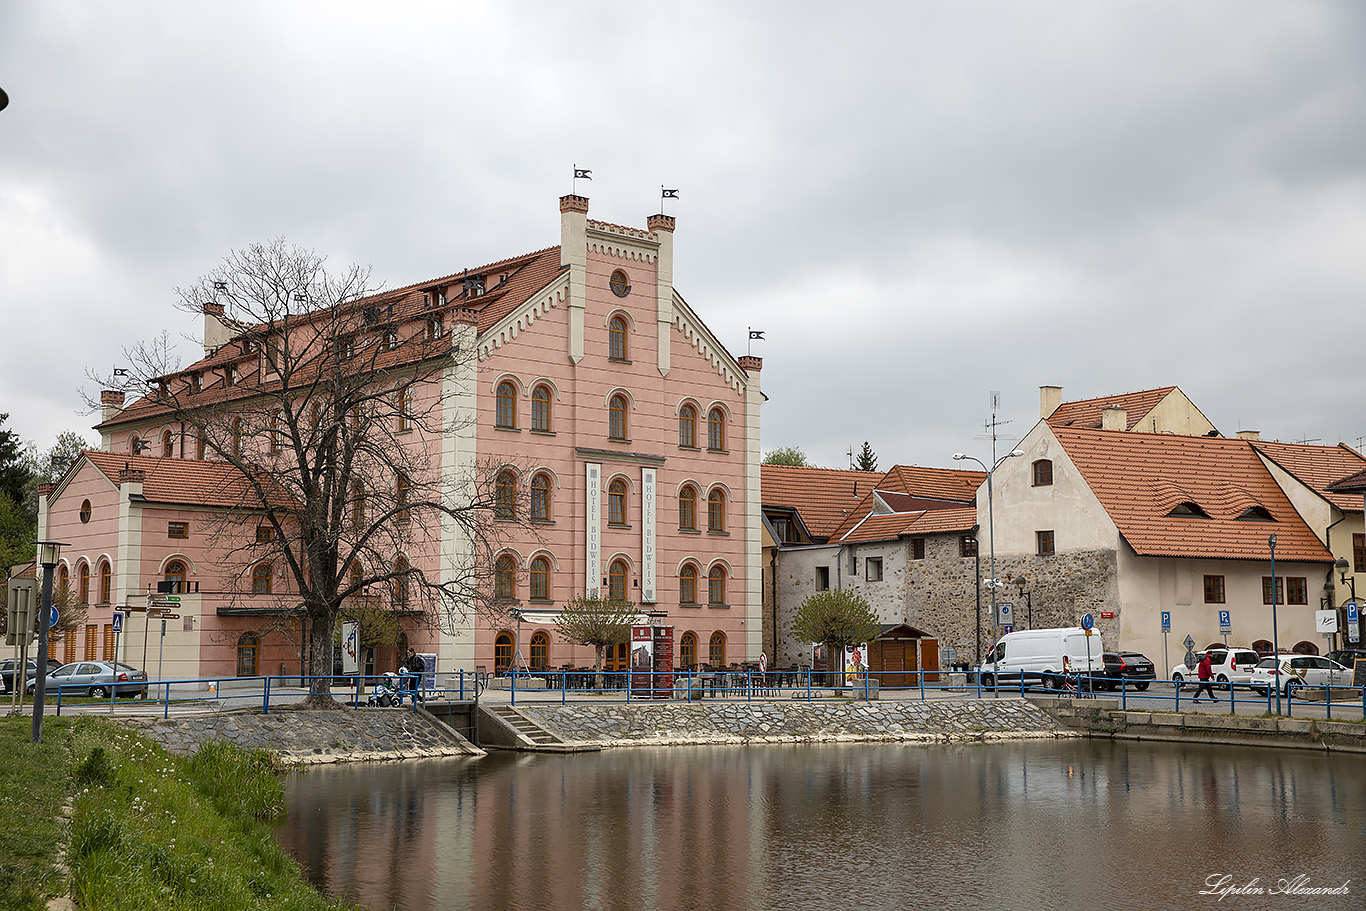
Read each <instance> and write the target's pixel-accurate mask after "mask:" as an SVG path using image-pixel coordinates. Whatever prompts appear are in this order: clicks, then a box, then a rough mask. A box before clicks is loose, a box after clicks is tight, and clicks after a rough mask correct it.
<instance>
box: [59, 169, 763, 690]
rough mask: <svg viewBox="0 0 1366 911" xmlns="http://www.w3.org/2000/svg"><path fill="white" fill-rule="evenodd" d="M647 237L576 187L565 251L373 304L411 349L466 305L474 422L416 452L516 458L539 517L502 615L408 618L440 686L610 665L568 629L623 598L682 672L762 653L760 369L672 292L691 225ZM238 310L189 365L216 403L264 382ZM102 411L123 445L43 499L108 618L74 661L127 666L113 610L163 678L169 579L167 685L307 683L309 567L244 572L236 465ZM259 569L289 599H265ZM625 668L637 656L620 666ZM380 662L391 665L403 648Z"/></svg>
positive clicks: (656, 220)
mask: <svg viewBox="0 0 1366 911" xmlns="http://www.w3.org/2000/svg"><path fill="white" fill-rule="evenodd" d="M647 225H648V228H647V229H639V228H629V227H623V226H620V225H613V224H607V223H604V222H598V221H593V220H590V219H589V218H588V200H587V199H586V198H584V197H581V196H565V197H562V198H561V199H560V245H559V246H557V247H550V248H547V249H544V250H540V251H537V252H534V253H529V254H525V255H523V256H518V257H514V258H511V259H506V260H502V261H499V262H496V263H491V264H489V265H487V266H483V267H481V268H477V269H469V270H463V271H462V272H458V273H453V274H451V275H448V276H446V277H444V278H438V279H433V280H431V281H426V282H421V283H419V284H415V285H411V286H408V287H406V288H400V289H397V290H395V291H391V292H384V293H381V294H378V295H376V296H375V297H374V299H373V301H368V302H373V303H382V304H384V305H386V306H392V307H393V312H395V313H397V314H400V315H401V324H400V325H399V326H398V334H399V336H400V337H401V338H402V337H408V336H413V335H415V334H418V333H421V332H423V331H424V326H425V327H428V329H429V326H430V322H431V319H432V317H433V312H432V306H433V302H438V312H437V314H436V316H437V317H438V318H440V317H441V316H442V314H441V313H440V312H439V311H440V310H442V309H444V310H445V311H446V314H445V315H446V319H447V325H448V326H449V327H450V328H449V329H448V336H449V338H450V340H451V344H452V345H457V346H460V347H461V350H462V351H466V352H468V351H471V350H473V351H475V352H477V359H475V358H469V357H466V358H457V361H458V363H457V364H456V365H455V366H453V367H452V368H450V369H449V370H448V371H447V372H446V374H445V376H444V378H443V380H442V381H443V383H444V384H445V388H446V390H447V391H448V392H452V393H454V394H453V395H451V396H450V400H451V401H458V402H460V403H462V404H464V403H472V404H473V408H474V411H475V414H474V420H473V421H469V422H467V427H466V429H463V430H460V431H457V432H454V433H448V434H445V435H444V437H442V438H438V439H426V440H422V441H419V442H418V443H417V445H424V446H429V447H438V446H439V447H440V452H439V453H432V455H433V456H439V458H435V459H433V462H434V463H436V462H439V464H440V465H441V466H442V469H441V470H442V471H445V472H460V471H472V470H473V469H474V467H475V466H476V465H485V464H488V463H490V462H492V463H495V464H499V463H503V464H506V465H508V466H515V472H516V478H515V480H516V483H517V484H521V485H526V488H527V491H528V493H529V495H528V496H527V497H525V501H526V502H528V503H530V504H532V505H531V513H532V515H531V518H532V520H533V523H534V524H533V528H534V533H533V532H531V531H528V532H526V533H525V535H524V536H523V537H521V538H517V537H516V535H518V534H520V533H519V532H514V533H513V534H514V539H513V540H510V541H508V542H507V544H506V546H505V547H503V549H502V550H501V551H500V552H499V553H498V554H497V555H496V558H495V561H496V565H497V567H498V569H499V571H500V575H501V576H502V578H503V579H507V578H509V577H512V576H514V574H515V578H516V582H515V585H514V590H513V591H512V592H511V596H512V597H511V598H510V599H507V600H508V607H509V609H510V610H509V613H508V619H507V620H506V621H505V622H501V623H491V622H489V621H486V620H483V619H480V618H478V617H475V616H468V617H466V618H465V619H464V620H463V621H462V622H460V623H457V624H455V625H454V626H453V627H452V626H450V625H443V624H438V623H434V622H431V623H422V622H417V620H416V618H411V617H409V618H405V619H403V620H401V625H402V626H403V627H404V628H403V633H402V637H401V638H400V640H399V646H398V647H400V648H401V647H403V645H404V644H407V645H411V646H412V647H414V648H416V649H417V650H418V651H419V652H424V651H425V652H432V653H435V654H436V655H437V669H438V671H440V672H447V671H455V670H460V669H465V670H474V669H475V668H476V667H479V666H484V667H488V668H491V669H492V668H501V667H505V666H507V664H508V663H509V662H510V661H512V660H513V657H512V656H513V649H514V642H516V643H517V645H519V646H520V653H521V657H522V660H525V661H527V662H528V664H530V665H531V666H533V667H535V666H543V667H549V668H558V667H560V666H562V665H575V666H584V665H589V664H591V663H592V661H593V658H594V655H593V650H592V648H590V647H583V646H576V645H573V644H571V643H569V642H566V641H564V640H563V639H561V638H560V637H559V636H558V634H557V630H556V627H555V624H554V618H555V616H556V613H557V612H558V610H559V609H560V608H561V607H562V606H563V605H564V603H565V602H566V601H568V600H569V599H570V598H573V597H574V596H576V595H578V594H581V593H583V592H585V591H601V590H603V589H604V588H605V589H606V591H607V593H610V594H611V595H612V596H615V597H624V598H627V599H629V600H632V601H635V602H637V603H638V604H639V605H640V609H641V611H652V612H661V613H663V614H664V615H666V617H665V619H663V620H662V621H660V622H662V623H665V624H668V625H671V626H673V627H674V654H675V664H677V665H679V666H686V665H691V664H702V663H713V664H727V663H733V662H743V661H748V660H757V658H758V655H759V651H760V648H761V635H762V630H761V605H762V593H761V568H760V547H761V544H760V522H761V520H760V509H759V504H760V493H759V463H760V449H759V410H760V402H761V400H762V395H761V394H760V391H759V371H760V367H761V361H760V359H759V358H757V357H739V358H735V357H732V356H731V355H730V354H729V353H728V352H727V351H726V349H725V348H724V347H723V346H722V345H721V344H720V342H718V341H717V339H716V338H715V337H714V336H713V335H712V333H711V332H710V331H709V330H708V329H707V327H706V326H705V325H704V324H703V323H702V321H701V319H699V318H698V316H697V315H696V314H695V313H694V312H693V309H692V308H691V307H690V306H689V305H688V304H687V303H686V302H685V301H684V300H683V298H682V297H681V296H680V295H679V294H678V293H677V292H676V291H675V290H674V288H673V261H674V251H673V241H674V219H673V218H672V217H670V216H665V215H652V216H650V217H649V219H648V221H647ZM472 277H473V278H475V279H476V280H477V282H476V284H474V285H471V284H469V283H468V280H469V279H471V278H472ZM471 289H473V290H471ZM413 301H417V302H418V304H416V305H413V304H412V302H413ZM221 316H222V309H221V307H216V306H215V305H212V304H210V305H206V306H205V317H204V318H205V339H204V342H205V357H204V359H203V360H201V361H199V362H197V363H195V364H192V365H190V366H189V367H187V368H185V369H184V370H182V371H180V373H179V374H178V377H183V378H185V381H186V382H187V383H189V382H190V381H191V378H193V383H194V390H195V392H200V390H201V384H202V386H203V392H205V393H212V392H213V388H212V387H213V385H214V384H215V383H229V382H232V383H239V384H249V383H250V382H251V381H252V377H251V373H250V371H251V369H253V368H252V367H251V365H252V364H254V363H255V359H254V357H253V358H250V359H249V358H247V356H246V354H247V352H249V351H250V346H249V345H247V344H238V342H239V341H240V339H241V331H240V329H237V328H234V327H232V326H230V324H228V323H226V321H224V320H222V319H221V318H220V317H221ZM238 361H241V363H242V368H243V371H242V373H241V375H240V377H239V365H238V363H237V362H238ZM229 373H231V374H232V375H233V376H232V378H231V379H228V377H227V375H228V374H229ZM104 404H105V409H104V415H103V418H104V419H103V421H102V422H101V423H100V424H99V425H98V429H99V430H100V432H101V449H102V451H101V452H91V453H87V454H86V455H85V456H84V457H82V458H81V459H79V460H78V461H77V463H76V464H74V465H72V466H71V467H70V469H69V470H68V471H67V472H66V474H65V475H64V476H63V477H62V478H61V479H60V481H59V482H58V483H57V484H55V485H52V486H51V487H48V488H45V489H44V492H43V496H42V497H41V500H40V529H39V532H40V535H41V536H42V537H43V539H45V540H58V541H64V542H67V543H68V546H67V547H66V548H64V549H63V552H62V564H61V566H60V567H59V568H58V579H59V582H60V581H61V580H66V581H67V582H68V584H70V585H71V587H72V590H73V592H74V593H75V594H76V596H77V597H78V598H80V599H81V600H82V601H83V602H84V603H87V604H88V605H89V608H88V612H87V622H86V626H85V629H84V630H83V631H77V633H76V634H74V635H70V636H68V637H67V639H66V641H65V644H59V645H57V646H55V648H54V653H53V654H54V657H55V658H57V659H58V660H61V659H65V660H68V661H69V660H78V659H81V658H92V659H93V658H95V657H96V656H97V655H98V657H100V658H105V657H110V656H111V655H112V649H113V641H114V637H113V635H112V617H113V613H114V611H115V610H120V609H124V610H126V609H128V608H132V609H133V612H132V613H130V614H129V615H128V620H127V624H126V626H125V631H124V633H125V634H124V636H123V642H122V643H121V645H120V649H119V650H120V652H121V655H120V657H121V658H123V660H126V661H127V662H128V663H130V664H134V665H137V666H141V667H145V668H146V669H147V670H148V671H149V673H151V674H153V675H155V674H156V671H157V654H158V646H159V645H162V642H161V641H160V640H159V636H160V629H159V624H157V623H155V622H153V623H152V624H150V628H149V624H148V622H147V620H146V619H145V618H146V616H147V615H146V613H143V612H138V608H145V606H146V604H147V600H148V593H149V591H154V590H155V588H156V586H155V583H156V582H158V581H163V580H172V581H175V582H177V583H181V584H179V585H177V588H179V589H182V590H183V593H182V594H181V595H180V599H181V600H180V607H179V608H178V613H179V614H180V615H181V616H180V618H179V619H176V620H174V621H172V622H170V623H168V624H167V632H166V634H165V640H164V659H163V662H164V663H163V666H162V669H161V670H162V676H165V677H167V678H170V677H214V676H224V677H227V676H234V675H236V676H248V675H255V674H266V673H275V672H277V671H281V672H287V673H290V674H296V673H299V670H300V668H301V640H302V638H303V633H304V630H303V628H302V626H303V625H302V623H299V624H295V623H294V622H293V620H292V619H291V611H293V610H295V609H296V607H295V606H296V605H297V601H292V600H291V596H290V592H289V579H288V573H286V572H283V571H281V568H278V567H268V566H267V567H250V568H246V569H244V568H242V567H240V566H236V565H234V564H232V562H231V561H229V560H227V559H226V558H225V552H223V551H222V547H223V546H225V545H221V544H216V543H215V542H213V541H211V540H209V537H210V536H209V535H207V534H206V533H204V532H205V529H206V527H207V525H208V524H209V523H208V521H207V520H208V519H209V518H210V517H211V516H212V514H213V513H214V512H215V510H221V509H222V508H223V506H225V505H227V504H228V503H230V502H231V501H232V499H233V496H234V494H233V492H232V491H231V490H230V487H231V485H232V478H231V475H232V470H231V468H230V467H229V466H227V465H226V463H222V462H214V461H212V460H207V459H204V458H203V456H202V449H201V448H200V447H199V446H198V445H197V443H196V441H195V440H194V439H191V438H190V435H189V434H188V433H187V432H185V431H184V430H183V428H182V427H180V426H179V425H176V424H174V423H172V422H171V420H170V417H169V416H168V414H167V412H166V410H165V408H164V407H162V406H159V405H158V404H157V403H156V401H155V400H154V399H153V398H151V397H148V398H143V399H140V400H138V401H137V402H134V403H132V404H131V405H129V406H128V407H126V408H125V407H124V398H123V395H122V393H110V392H106V393H105V394H104ZM135 441H143V442H142V444H141V446H142V449H141V453H142V454H140V453H138V452H137V451H135V448H134V442H135ZM147 442H150V443H151V447H150V452H151V453H152V454H145V453H147V452H148V451H149V450H148V448H147ZM507 470H508V471H512V470H513V469H512V468H509V469H507ZM453 476H454V475H453ZM429 538H430V540H431V541H433V542H439V544H433V545H432V547H431V548H430V549H429V550H427V551H417V552H414V553H412V554H405V555H403V557H404V559H412V560H424V561H428V566H430V567H431V568H430V569H428V570H427V571H428V572H431V573H440V572H442V571H443V569H442V568H443V567H450V566H455V565H458V563H459V560H460V556H461V555H460V553H459V551H460V543H459V538H458V535H457V534H455V533H454V531H453V530H452V529H442V530H435V531H434V532H433V533H432V534H431V535H430V536H429ZM424 569H426V567H424ZM245 572H250V573H252V574H254V576H255V577H256V578H254V579H246V580H244V579H243V578H241V576H242V574H243V573H245ZM231 574H236V576H233V575H231ZM262 574H269V577H270V579H271V582H272V583H273V584H269V583H268V584H265V585H261V584H254V583H256V582H259V579H260V577H261V575H262ZM244 583H245V584H244ZM253 592H256V593H253ZM504 594H507V593H506V592H501V593H500V595H504ZM514 609H515V610H514ZM517 615H520V617H521V620H520V623H519V622H518V621H517V620H516V619H515V617H516V616H517ZM626 658H627V654H626V648H625V647H624V646H623V647H622V648H621V650H620V651H619V652H618V654H616V655H613V656H611V664H612V666H613V667H624V666H625V661H626ZM371 661H372V662H373V663H372V667H373V668H374V669H375V670H377V671H378V670H385V669H388V667H390V666H392V661H393V655H392V647H385V648H381V649H379V650H378V653H377V654H374V655H372V656H371ZM149 665H150V666H149Z"/></svg>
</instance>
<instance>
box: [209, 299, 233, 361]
mask: <svg viewBox="0 0 1366 911" xmlns="http://www.w3.org/2000/svg"><path fill="white" fill-rule="evenodd" d="M202 307H203V310H204V356H205V357H208V356H209V355H211V354H213V353H214V352H215V351H217V350H218V349H219V348H222V347H223V346H224V345H226V344H227V343H228V342H230V341H231V340H232V330H231V329H229V328H228V322H227V320H225V319H224V318H223V305H222V304H214V303H206V304H203V305H202Z"/></svg>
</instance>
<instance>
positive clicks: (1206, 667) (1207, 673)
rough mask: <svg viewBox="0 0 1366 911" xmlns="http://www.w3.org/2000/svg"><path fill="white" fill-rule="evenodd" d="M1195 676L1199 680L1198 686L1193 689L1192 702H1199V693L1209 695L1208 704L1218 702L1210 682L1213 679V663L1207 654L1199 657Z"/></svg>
mask: <svg viewBox="0 0 1366 911" xmlns="http://www.w3.org/2000/svg"><path fill="white" fill-rule="evenodd" d="M1195 676H1196V677H1198V678H1199V679H1200V684H1199V686H1197V687H1196V688H1195V698H1194V699H1192V700H1191V701H1192V702H1199V701H1200V691H1201V690H1203V691H1205V692H1206V693H1209V700H1210V702H1218V701H1219V699H1218V697H1216V696H1215V695H1214V685H1213V684H1212V683H1211V682H1210V681H1212V680H1213V679H1214V662H1213V661H1211V660H1210V658H1209V652H1206V653H1205V654H1203V655H1201V656H1200V663H1199V664H1198V665H1196V668H1195Z"/></svg>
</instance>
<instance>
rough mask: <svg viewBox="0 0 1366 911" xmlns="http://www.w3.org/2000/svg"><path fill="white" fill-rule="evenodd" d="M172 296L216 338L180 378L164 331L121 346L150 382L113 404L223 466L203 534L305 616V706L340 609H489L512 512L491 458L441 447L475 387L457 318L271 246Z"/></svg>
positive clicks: (435, 301)
mask: <svg viewBox="0 0 1366 911" xmlns="http://www.w3.org/2000/svg"><path fill="white" fill-rule="evenodd" d="M177 294H178V296H179V298H180V304H179V305H180V306H181V307H182V308H183V309H185V310H187V311H189V312H192V313H195V314H203V313H206V312H207V313H209V314H210V315H211V316H217V317H218V318H219V319H220V321H221V323H222V325H223V327H224V330H223V332H222V333H221V336H222V337H221V339H218V340H217V341H220V342H221V344H219V345H218V346H217V347H216V348H215V350H213V351H211V352H209V353H208V354H207V356H206V357H205V359H204V360H202V361H200V362H198V363H196V364H193V365H191V366H190V367H189V368H187V369H184V370H178V371H171V370H168V369H167V367H166V365H167V363H168V354H169V351H170V345H169V343H168V342H167V340H166V339H165V337H164V336H163V337H162V338H159V339H154V340H152V341H150V342H148V343H145V344H141V345H138V346H135V347H133V348H131V349H129V350H127V351H125V354H126V356H127V357H128V359H129V363H130V367H129V369H128V377H127V380H128V382H129V383H130V384H140V383H145V384H148V386H149V387H150V391H149V392H148V393H147V394H146V395H145V396H144V398H143V399H142V400H141V401H139V402H136V403H134V404H133V405H131V406H130V407H129V408H128V410H127V411H125V413H124V415H125V417H126V418H129V419H131V420H135V419H136V418H137V416H138V415H140V414H142V413H144V412H145V413H146V414H147V415H149V416H157V415H160V416H162V419H163V420H164V421H169V422H174V423H175V424H176V425H177V426H181V427H183V428H184V431H183V433H181V434H180V439H179V440H178V441H176V443H178V446H179V448H180V449H181V450H184V452H183V454H184V455H186V456H189V457H192V458H193V457H195V456H199V455H202V457H203V458H206V459H209V460H218V461H221V462H223V463H226V464H227V465H228V466H231V468H232V469H233V471H232V472H231V477H230V478H229V479H228V480H225V481H224V483H223V484H222V485H221V486H222V490H221V491H219V493H218V498H219V505H220V512H219V515H220V519H219V521H218V523H217V526H216V528H215V530H214V540H215V543H216V545H217V546H218V547H220V548H221V549H222V550H223V551H224V552H225V553H226V554H227V559H228V561H229V562H230V563H231V564H232V569H233V572H232V573H231V579H232V580H233V584H234V585H235V587H236V595H241V594H245V593H252V594H254V595H255V596H256V597H258V598H259V596H260V595H261V594H263V593H266V592H269V591H271V590H272V587H273V586H278V587H280V588H288V592H287V594H281V595H280V601H281V602H282V606H283V605H288V606H289V607H288V610H287V611H286V613H291V612H292V613H293V616H295V617H296V618H297V615H298V614H297V610H294V605H299V608H300V609H301V610H302V612H303V614H304V615H305V616H306V617H307V619H308V622H309V625H310V628H311V635H310V637H309V639H310V642H311V647H310V650H309V661H308V665H309V669H310V673H311V674H313V675H314V676H315V679H316V680H317V681H318V682H317V685H316V686H315V688H314V701H317V702H322V703H324V704H326V703H329V702H330V697H327V696H326V694H327V692H328V681H327V678H326V675H329V674H330V673H331V668H332V640H333V631H334V627H335V624H336V622H337V619H338V617H339V616H341V615H342V613H343V612H344V611H345V610H347V609H348V608H349V609H351V610H352V611H353V612H354V611H364V612H373V611H375V610H387V611H392V612H396V613H399V614H404V615H407V616H410V617H414V618H421V620H422V621H425V622H428V623H432V622H439V623H441V624H442V625H444V626H446V627H448V628H449V627H450V626H451V625H453V624H455V623H456V622H457V621H460V620H463V619H464V618H466V617H468V616H469V615H470V614H471V613H474V614H483V615H485V616H487V617H490V618H494V617H497V618H501V617H502V616H503V611H502V609H501V607H500V605H499V603H498V602H497V601H496V600H495V598H494V596H493V586H492V569H491V566H492V560H491V559H490V557H491V555H492V553H493V552H494V551H495V550H496V548H497V546H498V544H499V543H500V542H501V540H502V538H503V536H504V535H505V534H506V533H507V532H509V531H511V530H512V529H513V528H524V527H525V526H524V525H523V524H522V523H520V522H518V521H516V517H517V516H524V515H525V510H517V509H515V508H514V509H513V510H512V517H513V518H514V521H513V522H511V523H508V522H506V521H505V520H506V519H507V518H508V515H507V513H506V510H500V513H499V521H498V522H497V523H494V522H493V521H492V513H493V510H492V508H491V507H492V505H493V502H494V482H493V474H494V471H493V467H492V466H479V465H466V466H465V467H464V468H460V467H459V464H458V463H456V465H455V467H452V464H451V463H452V462H453V461H454V460H451V459H447V460H446V462H445V464H443V458H442V457H443V453H446V452H448V450H447V448H446V447H445V444H446V442H447V441H448V440H450V439H452V438H454V437H455V436H458V435H459V434H461V432H462V431H465V430H467V429H468V425H469V423H470V422H471V421H472V419H473V412H474V409H473V404H474V403H473V398H472V397H473V394H474V390H473V389H472V388H469V387H468V386H467V385H465V386H462V385H461V384H460V383H459V382H453V381H452V377H453V376H455V375H456V374H458V372H459V371H460V369H461V367H462V365H468V364H469V363H471V359H473V358H474V357H475V356H476V352H475V347H474V345H473V344H465V345H463V346H460V345H459V341H460V339H461V337H462V336H461V334H460V332H454V333H453V332H452V331H451V329H452V328H455V329H465V328H467V329H468V331H469V332H470V333H471V334H472V332H473V326H472V322H473V316H472V314H471V313H470V311H466V310H461V309H458V308H453V307H451V306H449V305H447V304H446V301H445V298H444V295H441V296H438V295H436V294H434V293H432V294H424V293H423V292H422V291H420V290H411V289H410V290H407V291H400V292H392V293H377V292H376V291H375V289H374V288H373V287H371V284H370V277H369V274H368V271H367V270H365V269H361V268H358V267H354V266H352V267H348V268H346V269H344V270H342V271H340V272H338V273H332V272H329V271H328V269H327V268H326V265H325V262H324V260H323V258H322V257H320V256H319V255H318V254H316V253H314V252H312V251H308V250H303V249H300V248H298V247H294V246H291V245H288V244H286V243H285V242H284V241H283V240H279V239H277V240H274V241H271V242H270V243H266V244H257V245H254V246H251V247H248V248H246V249H243V250H238V251H234V252H232V253H230V254H229V255H228V256H227V257H226V258H225V260H224V261H223V263H222V264H221V265H220V266H218V267H217V268H216V269H214V270H213V271H212V272H210V273H209V274H207V275H205V276H203V277H202V278H201V279H200V280H199V281H198V282H196V283H195V284H193V285H191V286H189V287H186V288H178V289H177ZM206 307H207V309H206ZM220 308H221V309H220ZM210 325H211V323H210ZM453 340H454V341H453ZM471 372H472V371H471ZM92 378H93V377H92ZM106 388H108V386H107V385H106ZM87 398H89V397H88V396H87ZM457 406H458V407H457ZM130 416H131V417H130ZM471 432H472V431H471ZM148 442H149V443H150V448H151V454H153V455H160V454H162V453H161V451H160V447H161V445H162V441H160V440H151V441H148ZM172 445H175V444H172ZM175 454H182V453H181V452H179V451H178V452H176V453H175ZM443 543H444V544H445V551H444V552H445V554H446V557H445V558H444V559H443V556H442V555H443ZM452 550H454V551H455V557H454V559H451V557H450V553H451V551H452ZM263 566H266V567H277V566H278V567H282V568H283V570H282V572H283V575H285V576H286V577H287V578H288V582H289V584H288V585H287V586H279V583H278V581H277V580H276V579H273V578H272V577H271V576H270V575H268V573H269V572H270V570H261V569H260V567H263ZM236 595H235V596H234V597H236ZM258 603H259V602H258Z"/></svg>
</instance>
